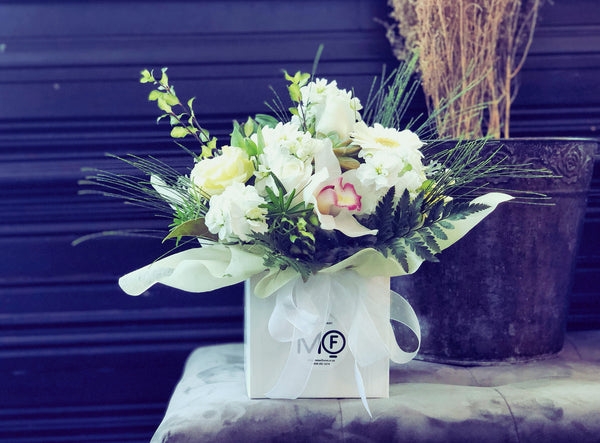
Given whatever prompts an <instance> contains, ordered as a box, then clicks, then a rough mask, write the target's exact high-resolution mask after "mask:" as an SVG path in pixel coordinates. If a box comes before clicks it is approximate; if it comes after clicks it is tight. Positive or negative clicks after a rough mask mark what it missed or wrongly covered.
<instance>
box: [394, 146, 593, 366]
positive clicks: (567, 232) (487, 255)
mask: <svg viewBox="0 0 600 443" xmlns="http://www.w3.org/2000/svg"><path fill="white" fill-rule="evenodd" d="M494 143H501V144H502V145H503V147H502V149H503V150H505V151H506V152H507V153H508V154H509V155H510V159H511V161H514V162H516V163H524V162H531V163H533V164H534V165H535V166H545V167H547V168H549V169H550V170H552V171H553V172H554V173H555V174H556V175H560V177H559V178H528V179H523V178H519V179H514V178H511V179H508V180H506V181H505V182H503V183H499V184H497V186H498V187H501V188H505V189H516V190H526V191H533V192H541V193H544V194H546V195H547V196H549V197H551V198H552V200H551V201H552V203H553V205H552V206H539V205H527V204H519V203H510V202H509V203H504V204H502V205H500V207H498V208H497V209H496V211H494V213H492V214H491V215H490V216H489V217H488V218H487V219H486V220H484V221H483V222H482V223H480V224H479V225H478V226H476V227H475V228H474V229H473V230H472V231H471V232H469V233H468V234H467V236H466V237H465V238H464V239H462V240H461V241H459V242H457V243H456V244H455V245H453V246H451V247H450V248H448V249H447V250H445V251H444V252H443V253H442V254H441V255H440V256H439V258H440V263H430V262H426V263H424V264H423V265H422V267H421V268H420V269H419V270H418V271H417V272H416V273H415V274H413V275H409V276H405V277H397V278H394V279H392V284H391V285H392V289H394V290H395V291H396V292H398V293H400V294H401V295H403V296H404V297H405V298H406V299H407V300H408V301H409V302H410V303H411V305H412V306H413V308H414V309H415V311H416V313H417V316H418V317H419V321H420V322H421V328H422V342H421V350H420V352H419V357H418V358H421V359H423V360H428V361H436V362H444V363H450V364H459V365H484V364H497V363H513V362H518V361H526V360H532V359H540V358H544V357H547V356H550V355H553V354H555V353H557V352H558V351H560V350H561V348H562V346H563V341H564V333H565V325H566V318H567V312H568V296H569V292H570V287H571V283H572V278H573V270H574V266H575V259H576V254H577V249H578V243H579V238H580V233H581V228H582V224H583V217H584V214H585V210H586V202H587V193H588V190H589V185H590V181H591V177H592V172H593V167H594V155H595V152H596V148H597V141H596V140H591V139H507V140H501V141H496V142H494Z"/></svg>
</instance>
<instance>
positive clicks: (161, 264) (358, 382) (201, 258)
mask: <svg viewBox="0 0 600 443" xmlns="http://www.w3.org/2000/svg"><path fill="white" fill-rule="evenodd" d="M511 198H512V197H510V196H509V195H506V194H502V193H489V194H486V195H483V196H481V197H478V198H476V199H474V200H473V202H472V203H483V204H485V205H487V206H488V208H487V209H485V210H481V211H478V212H475V213H473V214H470V215H468V216H466V217H465V218H464V219H460V220H452V225H453V228H451V229H445V228H443V230H444V232H445V234H446V236H447V238H446V239H445V240H441V239H438V244H439V246H440V249H441V250H444V249H446V248H447V247H449V246H450V245H452V244H454V243H455V242H456V241H458V240H459V239H460V238H462V237H463V236H464V235H465V234H466V233H467V232H469V231H470V230H471V229H472V228H473V227H475V226H476V225H477V224H478V223H479V222H481V221H482V220H483V219H484V218H485V217H487V216H488V215H489V214H490V213H491V212H492V211H493V210H494V209H495V208H496V206H497V205H498V204H500V203H502V202H506V201H508V200H510V199H511ZM399 241H404V240H402V239H400V240H399ZM405 249H406V251H407V264H408V270H406V269H404V268H403V267H402V266H401V265H400V264H399V263H398V261H397V260H395V259H394V258H393V257H392V256H391V255H388V256H384V255H383V254H382V253H381V252H379V251H377V250H375V249H370V248H367V249H363V250H361V251H359V252H357V253H356V254H354V255H352V256H351V257H349V258H347V259H346V260H343V261H341V262H339V263H336V264H335V265H332V266H330V267H327V268H324V269H321V270H320V271H319V272H317V273H316V274H313V275H312V276H311V277H310V278H309V279H308V280H307V281H306V282H303V281H302V279H301V278H300V276H299V275H298V274H297V273H296V272H295V271H293V270H291V269H290V268H288V269H286V270H280V269H267V268H265V266H264V264H263V258H262V256H261V255H260V254H255V253H253V252H254V250H253V247H252V246H239V245H231V246H229V245H222V244H209V245H203V246H202V247H201V248H193V249H188V250H185V251H183V252H179V253H176V254H173V255H171V256H169V257H166V258H164V259H161V260H157V261H156V262H154V263H152V264H149V265H147V266H144V267H143V268H141V269H138V270H136V271H133V272H131V273H129V274H127V275H125V276H123V277H121V279H120V280H119V284H120V285H121V288H122V289H123V290H124V291H125V292H126V293H128V294H130V295H139V294H142V293H144V292H145V291H146V290H147V289H148V288H150V287H151V286H152V285H154V284H156V283H162V284H165V285H168V286H172V287H175V288H178V289H182V290H186V291H190V292H209V291H212V290H214V289H218V288H221V287H225V286H229V285H233V284H235V283H239V282H242V281H246V280H248V279H252V280H251V284H250V288H251V293H252V295H253V296H256V297H255V298H257V299H258V301H260V299H265V298H267V297H269V300H267V301H266V302H265V303H266V304H265V306H267V304H268V308H267V311H269V312H268V313H269V315H268V316H267V317H265V318H264V319H263V320H261V322H263V323H264V324H263V325H262V326H261V328H262V330H263V332H264V331H265V330H267V333H268V334H269V335H270V336H271V338H273V341H274V342H275V343H278V344H279V345H282V344H283V345H284V347H285V349H286V350H285V351H284V352H283V359H284V360H285V362H284V364H283V366H281V369H280V371H281V372H280V375H279V376H277V377H275V376H271V377H275V378H271V382H272V385H271V386H270V387H269V389H268V390H267V391H265V392H261V393H260V394H256V395H257V396H269V397H273V398H295V397H297V396H299V395H304V394H302V393H303V391H304V389H305V388H306V387H307V386H309V385H308V384H307V383H308V382H307V380H308V377H310V371H313V372H316V371H319V370H322V368H320V367H319V366H318V365H316V364H314V363H315V360H313V359H312V357H309V359H308V360H306V359H305V360H302V361H300V360H298V359H297V358H296V357H295V356H294V355H293V354H294V352H293V351H294V347H293V346H290V343H292V344H293V343H294V342H296V343H298V342H301V343H303V344H302V345H303V346H304V343H306V345H307V346H306V347H308V348H310V345H312V341H310V340H311V335H312V334H315V333H317V334H319V333H320V334H321V335H324V334H325V333H326V332H327V326H328V325H327V322H328V321H332V322H335V326H336V327H343V328H345V331H346V332H345V334H347V335H348V336H347V346H348V349H349V350H350V353H351V355H352V357H353V359H354V361H355V363H356V364H354V363H353V371H354V373H353V376H352V377H351V379H352V381H351V383H352V384H353V387H352V392H353V394H352V395H351V396H356V393H358V395H359V396H360V397H362V398H363V401H364V400H365V398H366V396H368V395H371V394H370V393H369V392H368V391H365V390H368V389H370V388H369V386H370V381H368V382H367V384H366V385H365V382H364V379H365V378H367V380H370V378H369V377H367V376H366V375H365V374H367V372H368V370H369V369H368V368H369V367H374V365H376V364H379V363H378V362H379V361H386V363H385V365H386V368H387V364H388V362H387V360H388V359H392V360H393V361H395V362H398V363H405V362H407V361H409V360H410V359H412V358H413V357H414V355H415V354H416V352H411V353H405V352H403V351H402V350H401V349H400V348H398V346H397V345H396V344H395V342H393V343H392V341H391V338H392V336H393V334H392V335H390V331H391V329H390V327H389V320H390V318H392V319H396V320H397V321H400V322H403V323H404V324H406V325H407V326H408V327H409V328H410V329H412V330H413V331H414V332H415V334H416V335H417V337H419V326H418V321H416V318H414V312H413V311H412V308H411V307H410V305H409V304H408V303H407V302H406V300H404V299H403V298H402V297H400V296H399V295H397V294H391V295H392V297H394V300H393V302H392V304H391V306H392V311H391V313H390V312H388V311H387V309H389V306H390V303H389V297H390V291H389V277H395V276H401V275H406V274H410V273H413V272H415V271H417V270H418V268H419V266H420V265H421V263H422V262H423V260H422V259H421V258H420V257H418V256H417V255H415V254H414V253H412V252H411V251H410V248H409V247H408V245H407V247H406V248H405ZM375 277H383V278H384V280H385V279H386V278H387V279H388V283H387V285H386V284H385V283H384V284H383V285H382V284H381V282H379V283H375V282H376V281H377V279H374V278H375ZM371 285H373V287H375V286H376V287H377V288H378V289H377V290H374V289H371ZM384 286H385V290H381V288H382V287H384ZM376 293H381V294H384V298H385V297H388V299H386V300H383V299H382V301H381V302H372V301H370V299H371V298H372V297H377V296H376V295H375V294H376ZM246 299H247V300H248V295H247V296H246ZM254 301H255V300H252V301H250V302H249V305H250V306H252V304H253V303H254ZM258 301H257V302H258ZM263 301H264V300H263ZM384 306H385V308H384ZM247 315H250V321H252V315H253V313H252V310H251V309H250V310H247ZM319 331H320V332H319ZM313 337H314V336H313ZM307 338H308V340H307ZM302 340H304V342H302ZM309 341H310V343H309ZM259 346H262V345H259ZM313 348H314V347H313ZM282 349H283V348H282ZM296 349H297V347H296ZM314 349H316V348H314ZM332 355H333V354H332ZM332 360H333V359H332ZM340 361H341V356H340ZM264 364H265V368H266V367H267V366H269V365H268V364H267V363H266V360H265V363H264ZM339 364H341V363H336V365H339ZM280 365H281V364H280ZM255 368H256V370H257V371H261V369H260V367H258V366H255ZM307 368H309V369H307ZM253 370H254V369H253ZM264 370H266V369H264ZM386 371H387V369H386ZM307 373H308V375H307ZM385 379H386V383H387V376H385ZM261 389H262V388H261ZM263 390H264V389H263ZM386 392H387V390H386ZM253 395H254V394H253ZM315 396H316V395H315ZM327 396H335V397H338V396H343V395H341V394H340V395H333V394H331V395H327ZM373 396H379V394H373ZM383 396H385V394H383ZM365 406H367V405H366V402H365Z"/></svg>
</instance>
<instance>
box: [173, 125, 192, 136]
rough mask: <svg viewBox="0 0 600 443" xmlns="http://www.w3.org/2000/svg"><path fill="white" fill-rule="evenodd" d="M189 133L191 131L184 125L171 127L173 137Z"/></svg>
mask: <svg viewBox="0 0 600 443" xmlns="http://www.w3.org/2000/svg"><path fill="white" fill-rule="evenodd" d="M188 134H189V132H188V131H187V129H186V128H184V127H183V126H175V127H174V128H173V129H171V137H173V138H183V137H185V136H186V135H188Z"/></svg>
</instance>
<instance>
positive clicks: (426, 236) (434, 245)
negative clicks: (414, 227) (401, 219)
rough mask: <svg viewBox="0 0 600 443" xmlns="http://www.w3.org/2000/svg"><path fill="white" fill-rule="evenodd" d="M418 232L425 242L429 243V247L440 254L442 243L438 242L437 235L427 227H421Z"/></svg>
mask: <svg viewBox="0 0 600 443" xmlns="http://www.w3.org/2000/svg"><path fill="white" fill-rule="evenodd" d="M418 233H419V235H420V236H421V238H422V239H423V241H424V242H425V244H426V245H427V247H428V248H429V249H430V250H431V251H433V253H435V254H439V253H440V252H442V250H441V248H440V245H439V244H438V242H437V241H436V239H435V236H434V235H433V233H432V232H431V231H430V230H429V229H427V228H423V229H419V231H418Z"/></svg>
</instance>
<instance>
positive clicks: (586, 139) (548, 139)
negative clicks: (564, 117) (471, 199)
mask: <svg viewBox="0 0 600 443" xmlns="http://www.w3.org/2000/svg"><path fill="white" fill-rule="evenodd" d="M474 140H482V141H483V140H485V141H486V142H510V141H537V142H539V141H545V142H561V141H562V142H564V141H581V142H592V143H600V137H545V136H544V137H509V138H485V137H482V138H478V139H474V138H443V139H433V140H427V142H428V143H431V142H457V141H474Z"/></svg>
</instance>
